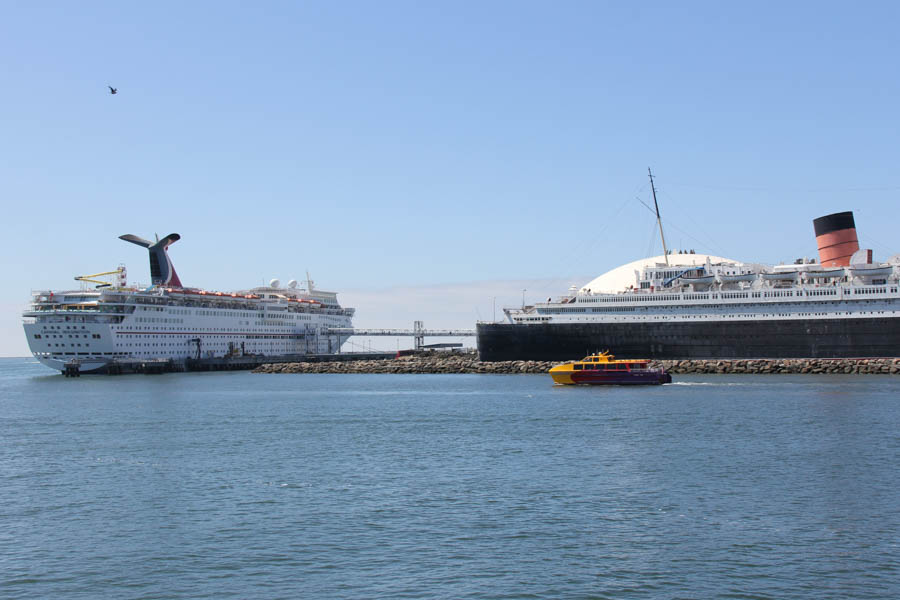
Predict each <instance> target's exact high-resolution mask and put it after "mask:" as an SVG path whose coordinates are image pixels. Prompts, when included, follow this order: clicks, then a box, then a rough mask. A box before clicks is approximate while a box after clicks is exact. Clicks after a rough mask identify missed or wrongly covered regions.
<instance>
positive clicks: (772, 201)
mask: <svg viewBox="0 0 900 600" xmlns="http://www.w3.org/2000/svg"><path fill="white" fill-rule="evenodd" d="M898 7H900V4H897V3H891V2H885V3H878V2H863V3H849V2H843V3H828V2H797V3H784V2H771V3H767V2H752V3H721V2H708V3H693V2H678V3H671V2H666V3H655V2H643V3H627V2H616V3H612V2H599V1H598V2H564V3H548V2H522V1H517V2H477V3H476V2H458V1H457V2H391V1H384V2H317V3H300V2H291V3H276V2H265V3H258V4H251V3H247V2H188V3H184V2H178V3H168V2H152V3H125V2H108V3H102V2H90V3H71V2H42V3H37V2H28V3H26V2H16V3H9V2H5V3H0V91H2V94H0V140H2V143H0V198H2V200H3V211H4V213H3V214H4V217H3V219H2V226H0V227H2V242H0V243H2V248H0V250H2V252H3V256H4V271H5V273H4V275H5V277H4V282H3V285H2V298H0V308H2V310H3V313H2V316H0V354H13V355H23V354H26V347H25V342H24V335H23V334H22V332H21V326H20V321H21V319H20V314H21V310H22V308H23V307H24V304H25V303H26V302H27V300H28V297H29V292H30V290H31V289H33V288H49V287H56V288H58V287H66V286H69V285H70V284H71V283H72V277H73V276H74V275H78V274H84V273H91V272H96V271H101V270H106V269H108V268H114V267H115V266H116V265H118V264H119V263H120V262H124V263H126V264H127V265H128V268H129V272H130V275H131V276H132V278H134V279H138V280H140V281H146V280H147V279H148V274H147V271H148V269H147V264H146V256H145V254H144V253H143V251H142V250H140V249H139V248H137V247H136V246H132V245H129V244H125V243H124V242H121V241H119V240H117V239H116V236H118V235H119V234H122V233H135V234H138V235H141V236H144V237H151V236H152V235H153V234H154V233H158V234H160V235H164V234H167V233H170V232H178V233H180V234H181V235H182V236H183V239H182V240H181V241H180V242H178V243H177V244H176V245H174V246H173V247H172V248H171V250H170V254H171V255H172V257H173V260H174V261H175V264H176V266H177V268H178V271H179V274H180V275H181V278H182V281H183V282H185V284H187V285H197V286H202V287H208V288H213V289H234V288H240V287H249V286H251V285H256V284H258V283H260V282H261V281H263V280H268V279H270V278H272V277H279V278H281V279H282V280H287V279H290V278H292V277H293V278H298V279H299V278H302V277H303V272H304V270H305V269H309V270H310V271H311V272H312V275H313V278H314V279H315V280H316V281H317V282H318V283H319V284H320V285H321V286H322V287H324V288H327V289H333V290H336V291H338V292H348V291H349V293H352V292H353V291H354V290H355V291H356V292H358V293H359V297H360V298H363V297H364V296H365V294H369V293H374V292H379V293H382V294H383V295H384V294H387V295H388V296H389V295H390V293H391V292H390V290H399V289H400V288H403V289H404V290H406V292H405V293H407V295H408V292H409V289H411V288H429V286H441V285H453V286H456V289H463V288H466V286H470V287H471V289H477V290H478V292H477V293H478V294H480V295H481V296H484V299H483V301H481V303H480V308H479V310H480V311H481V312H480V313H479V314H480V316H482V317H483V318H487V314H485V311H488V312H489V311H490V310H491V301H492V298H491V294H490V292H489V291H487V290H490V289H492V283H491V282H497V283H496V289H497V290H501V292H498V293H499V294H500V295H502V294H503V293H506V294H507V295H511V292H509V290H512V289H519V286H520V285H523V284H522V283H521V282H522V281H528V280H550V279H553V280H560V281H562V280H568V279H575V280H577V279H578V278H579V277H584V278H586V279H585V281H586V280H587V279H589V278H592V277H594V276H596V275H598V274H600V273H602V272H604V271H606V270H608V269H611V268H613V267H616V266H618V265H619V264H622V263H624V262H628V261H630V260H634V259H636V258H639V257H642V256H646V255H648V254H651V253H658V252H659V243H658V242H657V241H656V238H655V236H654V230H653V217H652V215H651V214H650V213H649V212H648V211H647V210H646V209H645V208H644V207H643V206H642V205H641V204H640V203H639V202H638V200H637V198H640V199H642V200H644V201H649V186H648V185H647V178H646V169H647V167H648V166H651V167H653V169H654V172H655V173H656V174H657V176H658V186H659V192H660V193H659V199H660V203H661V210H662V213H663V219H664V222H665V224H666V228H667V241H669V245H670V246H681V247H686V248H695V249H696V250H698V251H702V252H709V253H714V254H720V255H724V256H728V257H731V258H735V259H739V260H746V261H753V262H768V263H777V262H781V261H790V260H793V259H794V258H797V257H799V256H813V255H814V254H815V243H814V239H813V234H812V224H811V221H812V219H813V218H815V217H817V216H821V215H824V214H828V213H830V212H835V211H840V210H853V211H854V213H855V214H856V221H857V227H858V230H859V235H860V241H861V243H862V244H863V245H864V246H867V247H872V248H874V249H875V252H876V256H877V257H880V258H887V256H888V255H890V254H892V253H895V252H900V243H898V242H897V233H896V232H897V214H898V202H897V199H898V197H900V177H898V165H900V150H898V139H900V136H898V133H900V118H898V111H900V108H898V107H900V93H898V92H900V79H898V76H897V58H898V56H900V42H898V39H900V36H898V34H897V24H898V23H900V8H898ZM107 84H110V85H113V86H115V87H117V88H118V89H119V93H118V94H117V95H115V96H112V95H110V94H109V93H108V90H107V88H106V86H107ZM526 287H527V286H526ZM429 289H432V288H429ZM564 291H565V288H564V284H563V283H560V289H553V290H551V293H553V294H554V295H555V294H557V293H562V292H564ZM398 293H399V292H398ZM543 295H544V296H546V295H549V294H547V293H543ZM448 298H450V296H448ZM504 299H505V300H507V303H512V302H517V301H516V299H515V296H512V297H509V298H504ZM519 301H520V300H519ZM452 308H453V310H454V311H456V312H460V314H471V318H468V317H464V316H461V317H458V319H457V320H458V321H460V322H454V323H446V324H445V325H447V326H458V327H465V326H468V327H471V326H473V323H474V320H475V318H476V315H475V311H474V310H473V309H472V308H473V307H471V306H467V307H464V310H459V307H452ZM450 309H451V307H450V306H448V307H447V310H448V311H449V310H450ZM357 310H358V314H359V318H358V319H357V322H358V323H360V324H367V325H377V324H378V320H379V318H383V319H384V321H389V320H390V319H389V318H388V315H387V314H386V313H385V314H384V315H377V314H375V313H369V314H368V315H366V306H363V305H359V306H357ZM413 310H414V309H413ZM394 316H396V315H394ZM416 316H417V315H412V314H411V315H409V318H408V319H407V317H406V313H404V315H403V316H402V317H398V318H401V320H403V321H406V320H410V321H411V320H412V319H413V318H416ZM392 318H393V317H392ZM435 325H438V323H435Z"/></svg>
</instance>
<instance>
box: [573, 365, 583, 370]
mask: <svg viewBox="0 0 900 600" xmlns="http://www.w3.org/2000/svg"><path fill="white" fill-rule="evenodd" d="M573 368H574V369H575V370H576V371H581V369H582V365H574V366H573Z"/></svg>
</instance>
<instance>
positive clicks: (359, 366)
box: [253, 352, 900, 375]
mask: <svg viewBox="0 0 900 600" xmlns="http://www.w3.org/2000/svg"><path fill="white" fill-rule="evenodd" d="M560 362H561V361H538V360H508V361H496V362H482V361H480V360H478V355H477V354H475V353H474V352H472V353H458V352H452V353H451V352H424V353H421V354H415V355H410V356H400V357H396V358H383V359H375V360H342V361H325V362H287V363H269V364H264V365H260V366H259V367H257V368H256V369H254V370H253V372H254V373H420V374H425V373H495V374H506V375H512V374H520V373H531V374H545V373H547V372H548V371H549V370H550V367H552V366H554V365H558V364H560ZM651 366H653V367H663V368H665V369H666V370H667V371H668V372H669V373H672V374H673V375H683V374H689V373H697V374H717V373H719V374H726V373H747V374H801V373H802V374H826V373H832V374H845V373H846V374H891V375H898V374H900V358H841V359H824V358H822V359H819V358H802V359H801V358H792V359H740V360H738V359H734V360H663V361H653V362H651Z"/></svg>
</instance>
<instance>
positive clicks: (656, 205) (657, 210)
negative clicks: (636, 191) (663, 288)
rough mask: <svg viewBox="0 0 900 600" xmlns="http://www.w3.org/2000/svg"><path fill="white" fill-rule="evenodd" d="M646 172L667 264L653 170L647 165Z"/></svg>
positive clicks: (667, 259)
mask: <svg viewBox="0 0 900 600" xmlns="http://www.w3.org/2000/svg"><path fill="white" fill-rule="evenodd" d="M647 174H648V175H650V189H651V190H652V191H653V206H654V208H656V224H657V225H659V237H660V239H662V246H663V256H664V257H665V259H666V266H667V267H668V266H669V251H668V249H666V236H664V235H663V229H662V219H660V218H659V204H657V202H656V186H654V185H653V172H652V171H650V167H647Z"/></svg>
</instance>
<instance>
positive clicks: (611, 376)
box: [550, 352, 672, 385]
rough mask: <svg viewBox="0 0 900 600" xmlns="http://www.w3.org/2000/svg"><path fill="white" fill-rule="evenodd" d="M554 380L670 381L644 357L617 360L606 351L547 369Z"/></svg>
mask: <svg viewBox="0 0 900 600" xmlns="http://www.w3.org/2000/svg"><path fill="white" fill-rule="evenodd" d="M550 376H551V377H552V378H553V382H554V383H558V384H561V385H579V384H580V385H660V384H663V383H672V376H671V375H670V374H669V373H667V372H666V371H665V369H657V368H652V367H650V361H649V360H647V359H630V360H627V359H626V360H618V359H616V357H615V356H613V355H612V354H610V353H609V352H600V353H596V354H591V355H590V356H586V357H584V358H582V359H581V360H579V361H576V362H570V363H565V364H562V365H556V366H555V367H553V368H552V369H550Z"/></svg>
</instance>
